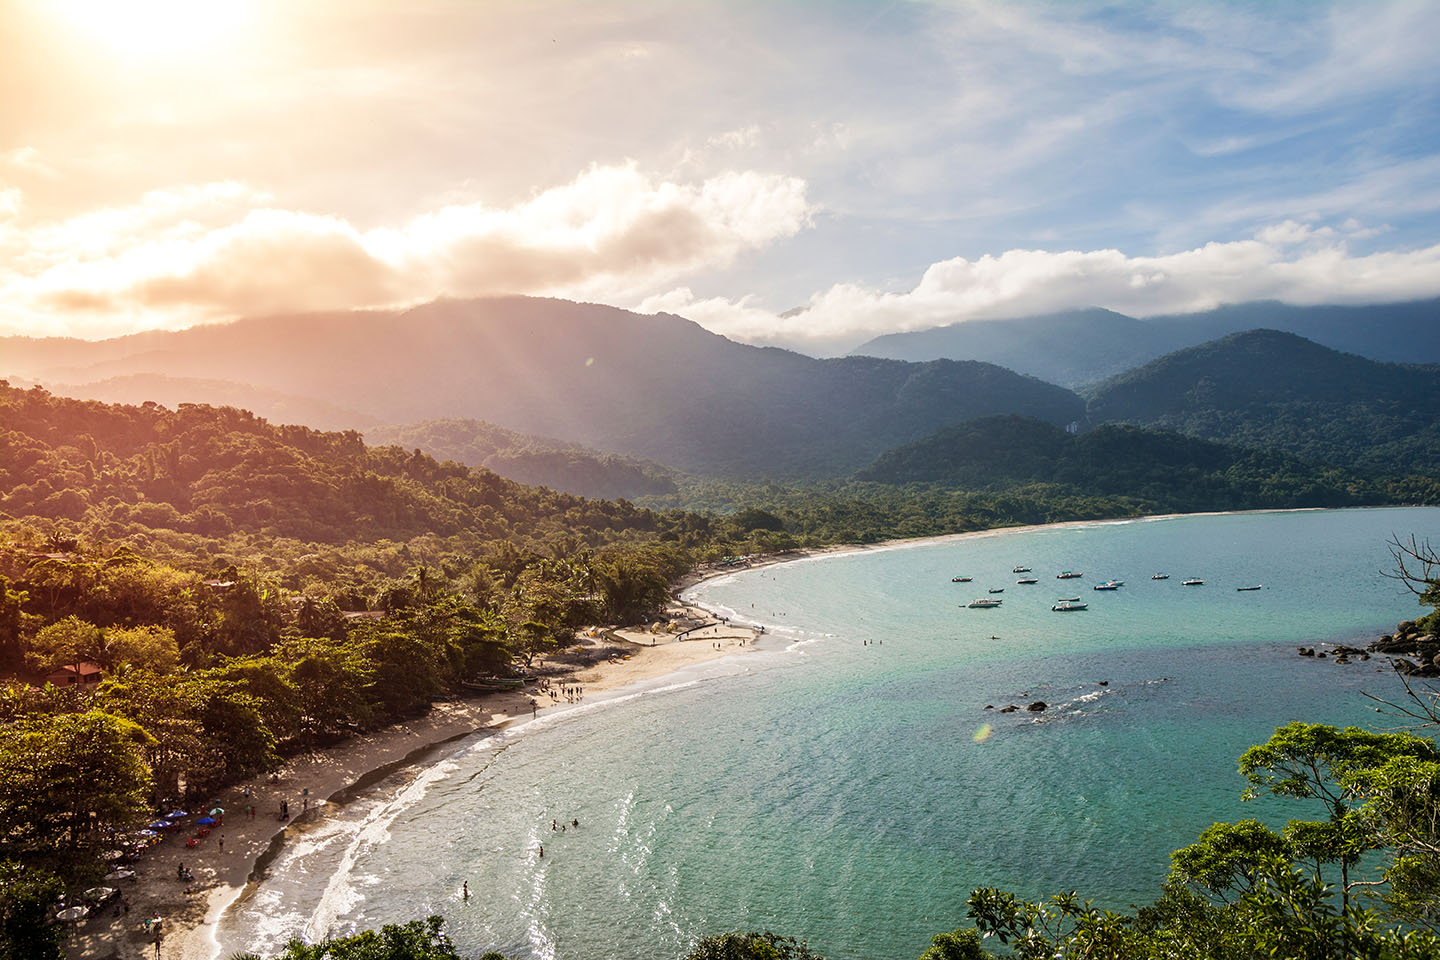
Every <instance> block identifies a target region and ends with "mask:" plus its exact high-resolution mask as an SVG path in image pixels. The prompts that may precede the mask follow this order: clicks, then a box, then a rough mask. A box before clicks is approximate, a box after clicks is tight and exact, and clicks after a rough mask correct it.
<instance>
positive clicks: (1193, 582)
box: [1180, 577, 1205, 587]
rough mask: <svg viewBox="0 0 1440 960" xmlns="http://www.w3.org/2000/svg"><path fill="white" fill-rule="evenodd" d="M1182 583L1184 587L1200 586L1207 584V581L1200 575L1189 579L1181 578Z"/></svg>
mask: <svg viewBox="0 0 1440 960" xmlns="http://www.w3.org/2000/svg"><path fill="white" fill-rule="evenodd" d="M1180 585H1181V586H1182V587H1200V586H1204V585H1205V581H1204V580H1201V579H1200V578H1199V577H1191V578H1190V579H1189V580H1181V581H1180Z"/></svg>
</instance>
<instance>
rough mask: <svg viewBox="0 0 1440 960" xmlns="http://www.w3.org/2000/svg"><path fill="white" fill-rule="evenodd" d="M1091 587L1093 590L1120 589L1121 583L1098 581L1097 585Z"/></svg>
mask: <svg viewBox="0 0 1440 960" xmlns="http://www.w3.org/2000/svg"><path fill="white" fill-rule="evenodd" d="M1090 589H1091V590H1119V589H1120V584H1118V583H1110V582H1109V581H1106V582H1105V583H1097V584H1095V586H1093V587H1091V588H1090Z"/></svg>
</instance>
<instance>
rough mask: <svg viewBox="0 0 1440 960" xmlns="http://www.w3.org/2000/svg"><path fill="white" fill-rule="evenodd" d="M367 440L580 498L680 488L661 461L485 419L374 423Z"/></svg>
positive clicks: (649, 493)
mask: <svg viewBox="0 0 1440 960" xmlns="http://www.w3.org/2000/svg"><path fill="white" fill-rule="evenodd" d="M365 442H366V443H368V444H371V445H375V446H382V445H394V446H398V447H403V448H405V449H407V450H421V451H423V452H425V453H428V454H429V455H430V456H432V457H434V458H436V459H437V460H454V461H455V462H456V463H463V464H465V465H466V466H470V467H485V468H486V469H488V470H493V471H494V472H495V473H498V474H500V476H502V477H506V478H508V479H510V480H514V481H516V482H517V483H524V484H528V485H530V486H540V487H549V488H550V489H552V490H559V491H560V492H561V493H572V494H575V495H576V496H580V497H595V498H598V499H601V500H619V499H626V500H630V499H634V498H636V497H643V496H663V495H666V494H671V493H674V492H675V491H676V485H675V479H674V471H672V470H670V469H669V468H667V467H664V466H662V465H660V464H658V463H654V462H651V461H647V460H634V459H631V458H628V457H619V456H616V455H614V454H604V453H599V452H598V451H595V450H590V449H587V448H585V447H582V446H580V445H579V444H574V443H565V442H563V441H560V440H552V439H550V438H548V437H536V436H531V435H530V434H523V433H516V432H515V431H513V430H506V429H505V428H504V427H497V426H496V425H495V424H493V423H486V422H485V421H484V420H462V419H442V420H424V421H421V422H420V423H407V424H400V425H394V426H381V427H371V428H370V429H367V430H366V431H365Z"/></svg>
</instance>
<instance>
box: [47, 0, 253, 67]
mask: <svg viewBox="0 0 1440 960" xmlns="http://www.w3.org/2000/svg"><path fill="white" fill-rule="evenodd" d="M55 9H56V10H57V11H58V12H59V13H60V14H61V15H62V16H63V17H64V18H65V19H66V20H67V21H69V23H70V24H71V25H72V26H73V27H74V28H75V29H76V30H77V31H78V32H80V33H83V34H84V35H85V37H86V38H87V39H89V40H90V41H92V42H94V43H96V44H98V45H100V46H102V47H104V48H106V49H108V50H111V51H112V52H114V53H117V54H121V55H126V56H134V57H152V56H165V55H183V54H186V53H198V52H203V51H205V50H208V49H211V48H213V47H214V46H215V45H216V44H217V43H219V42H222V41H224V40H225V38H226V37H227V35H228V34H229V32H230V31H231V30H233V29H234V28H235V27H237V26H239V25H240V24H241V23H242V21H243V20H244V19H245V14H246V9H245V4H244V3H243V2H242V0H55Z"/></svg>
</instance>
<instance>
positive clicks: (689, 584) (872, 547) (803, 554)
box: [671, 504, 1405, 626]
mask: <svg viewBox="0 0 1440 960" xmlns="http://www.w3.org/2000/svg"><path fill="white" fill-rule="evenodd" d="M1404 506H1405V505H1403V504H1394V505H1390V506H1381V507H1373V506H1367V507H1273V508H1265V509H1259V510H1208V511H1204V512H1201V513H1147V514H1145V515H1144V516H1139V517H1107V518H1101V519H1096V520H1057V521H1056V522H1055V523H1026V524H1019V525H1016V526H1013V527H987V528H985V529H984V530H965V531H962V532H960V533H935V534H930V535H929V536H924V537H899V538H896V539H892V540H881V541H879V542H877V543H847V544H834V545H832V546H825V547H800V548H797V549H795V550H789V551H786V552H785V553H774V554H762V555H760V556H758V557H757V558H756V559H755V560H754V561H753V562H751V563H747V564H745V565H743V566H741V565H735V566H729V567H715V566H713V565H711V566H706V567H700V568H697V569H696V570H694V571H691V572H690V573H687V574H686V575H685V576H683V577H681V578H680V579H679V580H678V581H677V584H676V586H675V587H674V588H673V589H672V590H671V594H672V596H674V597H675V599H676V602H679V603H685V604H689V605H690V606H693V607H697V608H699V609H701V610H705V611H706V612H707V613H709V614H710V615H711V616H716V615H717V614H715V612H714V611H712V610H710V608H708V607H706V606H705V605H704V604H703V603H701V602H700V601H699V600H698V599H696V598H695V597H694V596H689V597H687V596H686V594H687V593H689V592H691V591H693V590H694V589H695V588H696V587H698V586H700V585H701V584H703V583H706V582H707V581H710V580H715V579H718V578H720V577H724V576H728V575H730V574H734V573H743V572H744V571H746V570H759V569H761V568H762V567H773V566H776V565H778V564H782V563H798V562H800V561H802V560H823V559H829V558H831V557H843V556H849V555H851V554H857V553H871V552H877V551H881V550H904V549H908V548H911V547H926V546H930V545H931V544H935V543H948V542H951V541H958V540H973V539H978V538H980V537H994V536H1004V535H1006V534H1011V533H1033V532H1035V531H1037V530H1064V529H1067V528H1069V527H1089V526H1102V525H1107V524H1122V523H1150V522H1153V521H1157V520H1179V519H1183V518H1188V517H1238V516H1245V515H1248V514H1259V513H1316V512H1319V511H1323V510H1386V509H1392V508H1394V509H1400V508H1402V507H1404ZM747 622H748V621H747ZM766 626H773V624H767V625H766Z"/></svg>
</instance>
